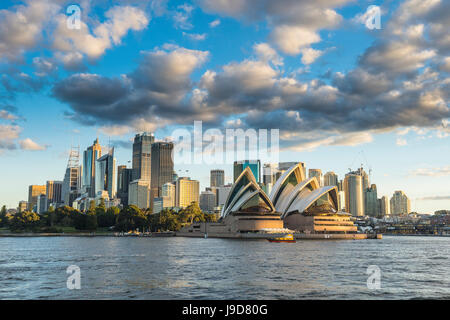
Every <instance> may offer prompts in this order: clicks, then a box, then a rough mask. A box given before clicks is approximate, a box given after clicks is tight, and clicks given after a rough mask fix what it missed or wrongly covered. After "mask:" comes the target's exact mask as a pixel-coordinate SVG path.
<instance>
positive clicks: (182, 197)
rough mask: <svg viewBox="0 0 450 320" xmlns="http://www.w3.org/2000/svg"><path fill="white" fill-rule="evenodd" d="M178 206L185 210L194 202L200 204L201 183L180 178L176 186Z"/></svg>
mask: <svg viewBox="0 0 450 320" xmlns="http://www.w3.org/2000/svg"><path fill="white" fill-rule="evenodd" d="M175 194H176V196H175V198H176V206H177V207H179V208H185V207H187V206H189V205H190V204H191V203H192V202H194V201H195V202H197V203H198V202H199V200H200V199H199V196H200V182H198V181H197V180H191V179H190V178H189V177H180V178H178V180H177V182H176V186H175Z"/></svg>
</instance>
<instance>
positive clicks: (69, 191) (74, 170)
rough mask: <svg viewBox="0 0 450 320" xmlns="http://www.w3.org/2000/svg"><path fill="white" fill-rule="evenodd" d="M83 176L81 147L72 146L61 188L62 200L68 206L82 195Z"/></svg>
mask: <svg viewBox="0 0 450 320" xmlns="http://www.w3.org/2000/svg"><path fill="white" fill-rule="evenodd" d="M81 177H82V167H81V166H80V149H79V147H72V148H71V150H70V155H69V160H68V161H67V168H66V172H65V174H64V180H63V185H62V189H61V200H62V202H63V203H64V204H65V205H66V206H72V204H73V201H74V200H75V199H76V198H78V196H79V195H80V193H81V187H82V186H81Z"/></svg>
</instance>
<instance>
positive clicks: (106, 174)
mask: <svg viewBox="0 0 450 320" xmlns="http://www.w3.org/2000/svg"><path fill="white" fill-rule="evenodd" d="M116 180H117V177H116V158H114V148H112V149H111V150H109V152H108V153H107V154H105V155H103V156H101V157H100V158H99V159H97V161H96V162H95V189H94V190H95V195H97V194H98V192H101V191H107V192H108V196H109V199H113V198H115V196H116Z"/></svg>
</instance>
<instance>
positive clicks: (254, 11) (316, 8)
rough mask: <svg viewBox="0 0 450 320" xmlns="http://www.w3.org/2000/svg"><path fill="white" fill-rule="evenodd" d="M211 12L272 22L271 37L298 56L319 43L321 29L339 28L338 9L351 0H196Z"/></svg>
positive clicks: (281, 47)
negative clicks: (336, 9)
mask: <svg viewBox="0 0 450 320" xmlns="http://www.w3.org/2000/svg"><path fill="white" fill-rule="evenodd" d="M196 2H197V3H198V4H199V6H200V7H201V8H202V9H203V10H205V11H206V12H209V13H218V14H220V15H223V16H228V17H233V18H235V19H239V20H244V21H248V22H257V21H267V22H268V23H269V24H271V25H273V31H272V32H271V34H270V36H269V39H270V41H271V42H272V43H273V44H275V45H276V46H277V47H278V48H279V49H280V50H281V51H282V52H283V53H286V54H289V55H297V54H299V53H300V52H301V49H303V48H308V47H309V46H310V45H311V44H313V43H317V42H319V41H320V40H321V39H320V36H319V34H318V33H319V31H320V30H322V29H333V28H335V27H337V26H338V25H339V24H340V23H341V21H342V17H341V16H340V15H339V14H338V13H337V12H336V11H335V8H336V7H339V6H341V5H343V4H345V3H347V2H350V0H324V1H308V0H279V1H272V0H261V1H252V0H235V1H223V0H197V1H196Z"/></svg>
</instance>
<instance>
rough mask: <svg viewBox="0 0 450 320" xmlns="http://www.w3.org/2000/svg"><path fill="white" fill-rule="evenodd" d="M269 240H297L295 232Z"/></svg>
mask: <svg viewBox="0 0 450 320" xmlns="http://www.w3.org/2000/svg"><path fill="white" fill-rule="evenodd" d="M267 240H268V241H269V242H297V241H296V240H295V238H294V235H293V234H287V235H285V236H283V237H277V238H271V239H267Z"/></svg>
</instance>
